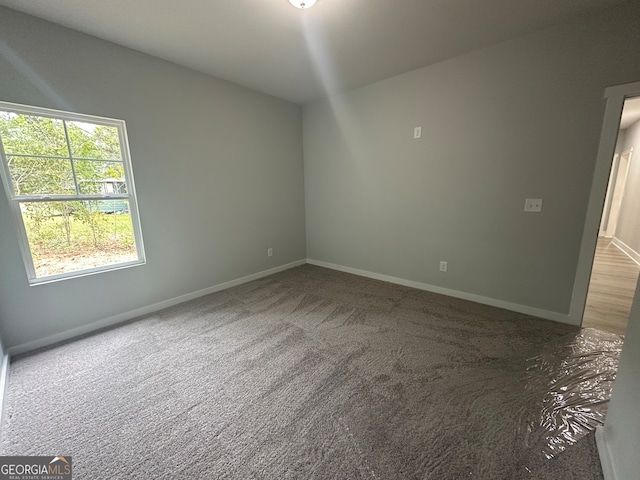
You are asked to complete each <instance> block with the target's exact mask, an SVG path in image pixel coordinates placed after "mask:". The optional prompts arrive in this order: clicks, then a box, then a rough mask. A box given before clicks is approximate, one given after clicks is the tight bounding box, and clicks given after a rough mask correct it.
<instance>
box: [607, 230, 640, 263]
mask: <svg viewBox="0 0 640 480" xmlns="http://www.w3.org/2000/svg"><path fill="white" fill-rule="evenodd" d="M611 243H612V244H613V245H614V246H615V247H617V248H618V250H620V251H621V252H622V253H624V254H625V255H626V256H627V257H629V258H630V259H631V260H633V261H634V262H636V263H637V264H638V265H640V253H638V252H636V251H635V250H634V249H633V248H631V247H630V246H629V245H627V244H626V243H624V242H623V241H622V240H620V239H619V238H616V237H613V240H612V241H611Z"/></svg>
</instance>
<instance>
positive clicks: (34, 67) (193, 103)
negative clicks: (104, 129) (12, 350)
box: [0, 8, 305, 347]
mask: <svg viewBox="0 0 640 480" xmlns="http://www.w3.org/2000/svg"><path fill="white" fill-rule="evenodd" d="M0 32H2V35H1V37H0V100H4V101H10V102H17V103H24V104H29V105H38V106H43V107H50V108H59V109H64V110H70V111H78V112H82V113H87V114H95V115H102V116H107V117H115V118H120V119H124V120H125V121H126V122H127V129H128V133H129V141H130V146H131V157H132V163H133V170H134V175H135V180H136V187H137V193H138V203H139V208H140V214H141V222H142V231H143V235H144V242H145V246H146V254H147V264H146V265H145V266H142V267H136V268H129V269H124V270H119V271H113V272H109V273H103V274H99V275H92V276H88V277H83V278H79V279H73V280H65V281H61V282H57V283H52V284H47V285H40V286H35V287H29V286H28V284H27V278H26V274H25V269H24V266H23V263H22V259H21V257H20V251H19V248H18V240H17V235H16V232H15V228H14V222H13V219H12V217H11V212H10V210H9V206H8V203H7V200H6V196H5V192H0V226H1V227H0V246H1V248H0V335H2V338H3V340H4V342H5V346H7V347H11V346H15V345H19V344H23V343H25V342H30V341H34V340H39V339H42V338H44V337H47V336H50V335H54V334H59V333H61V332H64V331H67V330H69V329H72V328H76V327H82V326H83V325H87V324H89V323H91V322H94V321H98V320H101V319H104V318H107V317H110V316H113V315H117V314H120V313H122V312H127V311H129V310H132V309H136V308H140V307H144V306H148V305H151V304H153V303H156V302H159V301H162V300H166V299H169V298H173V297H176V296H179V295H182V294H186V293H190V292H194V291H197V290H200V289H204V288H207V287H211V286H214V285H217V284H220V283H222V282H226V281H230V280H233V279H237V278H240V277H243V276H246V275H249V274H253V273H256V272H260V271H263V270H266V269H269V268H273V267H276V266H279V265H283V264H286V263H289V262H292V261H296V260H300V259H303V258H305V231H304V191H303V188H304V185H303V163H302V117H301V109H300V107H299V106H297V105H295V104H292V103H288V102H286V101H283V100H279V99H276V98H273V97H270V96H267V95H264V94H261V93H257V92H254V91H251V90H248V89H246V88H242V87H239V86H237V85H234V84H231V83H228V82H224V81H221V80H218V79H215V78H212V77H209V76H206V75H203V74H199V73H196V72H193V71H191V70H188V69H184V68H181V67H178V66H176V65H174V64H171V63H168V62H164V61H161V60H158V59H155V58H153V57H150V56H146V55H143V54H141V53H137V52H134V51H132V50H128V49H125V48H122V47H119V46H116V45H114V44H111V43H108V42H105V41H102V40H99V39H97V38H94V37H90V36H86V35H83V34H80V33H77V32H74V31H71V30H68V29H64V28H61V27H59V26H56V25H54V24H51V23H48V22H45V21H42V20H38V19H35V18H33V17H29V16H25V15H22V14H19V13H16V12H14V11H11V10H7V9H5V8H0ZM0 188H1V187H0ZM268 247H273V249H274V256H273V257H271V258H267V256H266V250H267V248H268Z"/></svg>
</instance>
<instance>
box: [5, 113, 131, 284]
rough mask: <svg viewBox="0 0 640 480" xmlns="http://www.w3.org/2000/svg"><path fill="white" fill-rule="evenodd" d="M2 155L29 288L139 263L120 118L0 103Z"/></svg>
mask: <svg viewBox="0 0 640 480" xmlns="http://www.w3.org/2000/svg"><path fill="white" fill-rule="evenodd" d="M0 156H1V157H2V158H1V160H2V161H1V165H0V173H1V174H2V181H3V184H4V189H5V191H6V194H7V197H8V198H9V202H10V204H11V207H12V209H13V211H14V213H15V217H16V220H17V223H18V231H19V234H20V237H21V238H20V240H21V249H22V255H23V258H24V263H25V266H26V269H27V275H28V278H29V283H31V284H37V283H44V282H49V281H52V280H57V279H62V278H69V277H75V276H80V275H86V274H89V273H95V272H101V271H105V270H112V269H116V268H122V267H125V266H132V265H139V264H143V263H144V249H143V245H142V233H141V230H140V221H139V217H138V208H137V205H136V196H135V188H134V184H133V172H132V170H131V161H130V159H129V146H128V144H127V135H126V129H125V123H124V121H122V120H114V119H109V118H101V117H94V116H89V115H80V114H76V113H67V112H60V111H56V110H49V109H44V108H38V107H28V106H24V105H16V104H12V103H5V102H0Z"/></svg>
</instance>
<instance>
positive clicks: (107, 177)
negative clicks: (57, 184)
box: [73, 160, 127, 195]
mask: <svg viewBox="0 0 640 480" xmlns="http://www.w3.org/2000/svg"><path fill="white" fill-rule="evenodd" d="M73 164H74V166H75V169H76V177H77V179H78V186H79V187H80V193H82V194H84V195H89V194H109V193H114V194H115V193H127V189H126V187H125V180H124V164H123V163H121V162H102V161H95V160H74V162H73Z"/></svg>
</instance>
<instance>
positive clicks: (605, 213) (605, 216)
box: [598, 130, 627, 236]
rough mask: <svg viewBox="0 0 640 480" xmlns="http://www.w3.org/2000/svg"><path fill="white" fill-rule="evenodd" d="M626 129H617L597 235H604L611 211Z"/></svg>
mask: <svg viewBox="0 0 640 480" xmlns="http://www.w3.org/2000/svg"><path fill="white" fill-rule="evenodd" d="M626 134H627V131H626V130H618V138H617V140H616V151H615V156H614V157H613V162H612V164H611V170H610V172H609V183H608V184H607V195H606V197H605V202H604V208H603V209H602V217H601V219H600V231H599V232H598V234H599V236H605V234H606V230H607V224H608V222H609V214H610V213H611V200H612V198H611V197H612V196H613V190H612V188H613V185H614V184H615V179H616V176H617V175H618V165H619V162H620V153H622V152H623V151H624V144H625V138H626Z"/></svg>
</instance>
